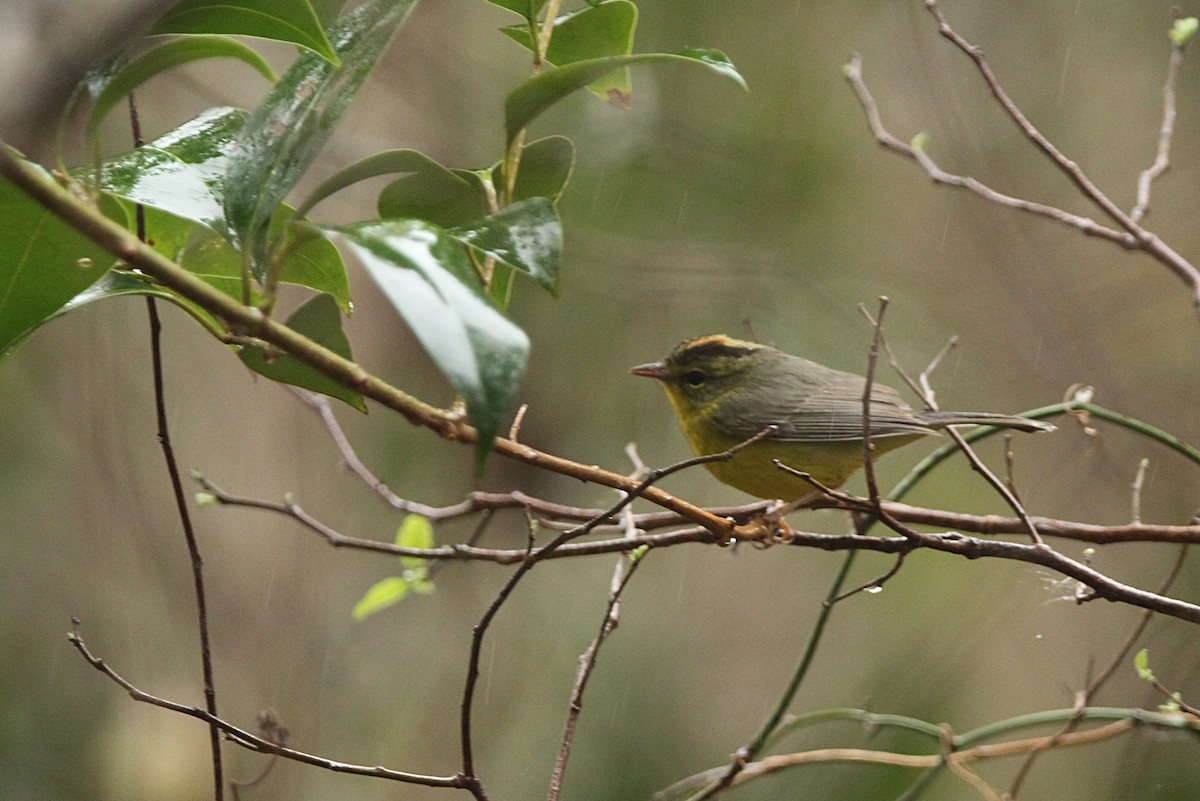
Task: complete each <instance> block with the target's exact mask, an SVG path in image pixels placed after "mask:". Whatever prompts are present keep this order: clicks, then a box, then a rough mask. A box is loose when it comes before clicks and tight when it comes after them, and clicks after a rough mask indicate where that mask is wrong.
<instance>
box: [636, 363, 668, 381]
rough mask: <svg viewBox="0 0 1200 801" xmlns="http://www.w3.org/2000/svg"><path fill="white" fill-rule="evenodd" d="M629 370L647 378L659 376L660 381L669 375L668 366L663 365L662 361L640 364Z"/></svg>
mask: <svg viewBox="0 0 1200 801" xmlns="http://www.w3.org/2000/svg"><path fill="white" fill-rule="evenodd" d="M629 372H631V373H633V374H634V375H641V376H645V377H646V378H657V379H658V380H659V381H662V380H663V379H665V378H666V377H667V371H666V368H664V367H663V364H662V362H651V363H650V364H639V365H638V366H637V367H635V368H633V369H632V370H630V371H629Z"/></svg>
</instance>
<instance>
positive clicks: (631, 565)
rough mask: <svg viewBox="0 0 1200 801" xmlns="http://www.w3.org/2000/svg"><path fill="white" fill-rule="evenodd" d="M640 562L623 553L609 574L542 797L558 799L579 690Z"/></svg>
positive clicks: (612, 628) (576, 718) (579, 706)
mask: <svg viewBox="0 0 1200 801" xmlns="http://www.w3.org/2000/svg"><path fill="white" fill-rule="evenodd" d="M640 564H641V559H638V560H637V561H633V560H631V559H630V560H627V559H626V558H625V557H622V559H621V560H620V561H619V562H617V567H616V572H615V574H614V575H613V579H614V586H613V588H612V591H611V592H610V593H609V596H608V606H607V608H606V609H605V610H604V618H603V620H602V621H601V623H600V631H598V632H597V633H596V637H595V639H593V640H592V642H591V644H590V645H588V647H587V650H586V651H584V652H583V654H582V655H581V656H580V657H579V667H578V669H577V670H576V671H575V686H574V687H572V688H571V701H570V704H569V705H568V707H567V722H566V724H565V725H564V726H563V735H562V741H561V743H560V745H559V749H558V758H557V759H556V760H555V762H554V770H553V772H552V773H551V776H550V791H549V792H548V793H547V794H546V801H558V797H559V792H560V791H561V790H562V779H563V775H564V774H565V773H566V770H567V760H568V759H569V758H570V756H571V745H572V743H573V742H574V739H575V726H576V723H577V722H578V721H579V715H580V713H581V712H582V711H583V692H584V690H585V689H586V688H587V683H588V679H589V678H590V677H591V675H592V671H593V670H594V669H595V667H596V657H597V656H598V655H599V653H600V647H601V646H602V645H603V644H604V641H605V640H607V639H608V637H609V635H610V634H612V633H613V631H615V630H616V628H617V623H618V620H619V617H620V609H621V594H622V593H623V592H624V591H625V587H626V586H627V585H628V584H629V580H630V579H631V578H633V573H634V571H635V570H637V567H638V565H640Z"/></svg>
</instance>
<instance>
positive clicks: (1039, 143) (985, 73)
mask: <svg viewBox="0 0 1200 801" xmlns="http://www.w3.org/2000/svg"><path fill="white" fill-rule="evenodd" d="M924 4H925V8H926V10H928V11H929V13H930V14H931V15H932V16H933V18H934V20H935V21H936V22H937V26H938V33H940V34H941V35H942V36H943V37H944V38H946V39H947V40H948V41H950V42H951V43H953V44H954V46H955V47H957V48H958V49H959V50H961V51H962V52H963V53H964V54H965V55H966V56H967V57H968V58H970V59H971V61H972V63H973V64H974V65H975V68H976V70H977V71H978V72H979V74H980V76H981V77H982V79H983V81H984V83H985V84H986V86H987V88H988V90H989V91H990V92H991V94H992V97H993V98H995V100H996V102H997V103H998V104H999V105H1000V107H1001V108H1002V109H1003V110H1004V112H1005V114H1007V115H1008V117H1009V119H1011V120H1012V121H1013V123H1014V124H1015V125H1016V126H1017V128H1018V129H1019V130H1020V131H1021V133H1022V134H1023V135H1024V136H1025V137H1026V138H1027V139H1028V140H1029V141H1030V142H1031V143H1033V145H1034V146H1035V147H1036V148H1037V149H1038V150H1039V151H1041V152H1042V153H1043V154H1044V155H1045V156H1046V157H1047V158H1049V159H1050V161H1051V163H1053V164H1054V166H1055V167H1056V168H1057V169H1058V170H1059V171H1061V172H1062V173H1063V174H1064V175H1066V176H1067V178H1068V180H1070V181H1071V183H1072V184H1074V185H1075V187H1076V189H1078V190H1079V192H1080V194H1081V195H1083V196H1084V198H1086V199H1087V200H1088V201H1089V202H1091V203H1092V204H1093V205H1095V206H1096V207H1097V208H1099V209H1100V210H1101V211H1102V212H1103V213H1104V214H1105V216H1107V217H1108V218H1109V219H1110V220H1112V221H1113V223H1115V225H1116V227H1115V228H1113V227H1109V226H1106V225H1102V224H1100V223H1097V222H1096V221H1095V220H1092V219H1090V218H1088V217H1083V216H1080V215H1077V214H1071V213H1070V212H1067V211H1064V210H1063V209H1059V208H1056V207H1054V206H1049V205H1046V204H1044V203H1035V202H1032V201H1028V200H1024V199H1021V198H1017V197H1012V196H1010V195H1005V194H1003V193H1001V192H997V191H996V190H994V189H992V188H991V187H989V186H987V185H985V184H983V183H982V182H980V181H977V180H976V179H974V178H970V177H967V176H962V175H954V174H951V173H948V172H945V171H944V170H942V169H941V168H940V167H938V166H937V164H936V163H935V162H934V161H933V159H932V158H930V157H929V155H928V154H927V153H926V152H925V149H924V143H923V141H922V137H917V138H915V139H914V140H913V142H912V143H906V142H903V141H901V140H900V139H898V138H896V137H895V136H893V135H892V134H891V133H890V132H889V131H888V130H887V128H886V126H885V125H884V124H883V120H882V118H881V116H880V114H879V108H878V104H877V103H876V102H875V99H874V98H873V97H872V95H871V93H870V91H869V90H868V89H867V86H866V83H865V82H864V81H863V78H862V59H861V58H860V57H859V56H857V55H855V56H853V57H852V58H851V59H850V61H849V63H848V64H847V65H846V66H845V70H844V71H845V74H846V77H847V79H848V80H849V81H850V84H851V86H852V87H853V89H854V92H855V94H856V95H857V96H858V100H859V103H860V104H861V105H862V107H863V111H864V112H865V113H866V115H867V124H868V126H869V127H870V129H871V132H872V134H873V135H874V136H875V139H876V141H878V142H879V143H880V144H881V145H882V146H884V147H885V148H887V149H889V150H892V151H893V152H896V153H899V154H901V155H903V156H905V157H906V158H909V159H912V160H914V161H916V162H918V163H919V164H920V165H921V167H922V168H923V169H924V170H925V172H926V173H927V174H928V175H929V177H930V178H931V179H932V180H933V181H934V182H935V183H940V184H944V185H947V186H958V187H961V188H965V189H968V190H970V191H972V192H974V193H975V194H977V195H979V196H981V197H983V198H985V199H987V200H989V201H992V202H994V203H998V204H1000V205H1003V206H1008V207H1010V208H1015V209H1019V210H1021V211H1025V212H1029V213H1032V214H1036V215H1038V216H1042V217H1046V218H1049V219H1052V220H1055V221H1057V222H1059V223H1062V224H1064V225H1068V226H1070V227H1072V228H1075V229H1076V230H1078V231H1080V232H1081V233H1083V234H1084V235H1086V236H1096V237H1101V238H1103V239H1107V240H1109V241H1111V242H1114V243H1116V244H1118V245H1120V246H1121V247H1123V248H1126V249H1129V250H1141V251H1144V252H1146V253H1147V254H1149V255H1150V256H1151V257H1153V258H1154V259H1155V260H1156V261H1158V262H1159V263H1160V264H1163V265H1164V266H1166V267H1167V268H1168V269H1169V270H1170V271H1171V272H1173V273H1174V274H1175V275H1176V276H1177V277H1178V278H1179V279H1180V280H1182V281H1183V282H1184V283H1185V284H1186V285H1187V286H1188V288H1189V289H1190V290H1191V293H1192V302H1193V305H1195V306H1196V307H1197V308H1198V309H1200V270H1197V269H1196V267H1195V266H1194V265H1193V264H1192V263H1191V262H1189V261H1188V260H1187V259H1186V258H1184V257H1183V256H1182V255H1180V254H1179V253H1177V252H1176V251H1175V250H1174V249H1173V248H1171V247H1170V246H1169V245H1168V244H1167V243H1166V242H1164V241H1163V240H1162V239H1160V238H1159V237H1158V236H1157V235H1156V234H1154V233H1153V232H1151V231H1149V230H1147V229H1146V228H1143V227H1142V225H1141V224H1140V219H1141V218H1142V217H1144V215H1145V208H1148V197H1149V184H1150V182H1151V181H1152V180H1153V179H1154V177H1156V176H1157V175H1158V174H1161V172H1162V171H1163V170H1165V169H1166V167H1165V166H1164V167H1162V168H1161V169H1159V168H1157V166H1156V165H1158V164H1160V163H1162V162H1163V161H1165V158H1166V156H1165V155H1164V153H1165V151H1164V149H1163V145H1162V143H1163V141H1164V139H1165V140H1166V142H1167V143H1168V146H1169V142H1170V138H1171V131H1172V130H1173V117H1172V118H1168V117H1169V114H1172V113H1173V110H1174V103H1173V87H1174V77H1173V75H1170V70H1169V75H1168V82H1167V86H1168V88H1169V90H1170V92H1171V95H1170V99H1169V102H1168V101H1167V100H1165V101H1164V105H1165V107H1166V108H1165V110H1166V112H1168V113H1166V114H1164V125H1163V127H1162V129H1161V130H1160V136H1159V145H1160V146H1159V155H1160V156H1163V158H1162V159H1157V158H1156V161H1155V165H1152V166H1151V168H1150V170H1149V171H1147V173H1144V174H1143V178H1142V179H1141V181H1140V182H1139V183H1144V184H1145V187H1146V189H1145V197H1146V199H1147V206H1146V207H1145V208H1143V209H1142V212H1141V214H1139V215H1138V216H1137V217H1135V216H1134V215H1133V214H1132V213H1131V214H1126V213H1125V212H1124V211H1122V210H1121V208H1120V207H1119V206H1118V205H1117V204H1116V203H1114V202H1113V201H1112V199H1110V198H1109V197H1108V195H1106V194H1105V193H1104V192H1103V191H1101V190H1100V188H1099V187H1097V186H1096V185H1095V184H1094V183H1093V182H1092V180H1091V179H1090V178H1089V177H1088V176H1087V174H1086V173H1085V172H1084V171H1083V169H1082V168H1081V167H1080V166H1079V165H1078V164H1076V163H1075V162H1074V161H1072V160H1071V159H1069V158H1067V156H1066V155H1065V154H1064V153H1062V151H1060V150H1059V149H1058V148H1057V147H1056V146H1055V145H1054V144H1053V143H1052V142H1051V141H1050V140H1049V139H1047V138H1046V137H1045V135H1043V134H1042V133H1041V131H1039V130H1038V128H1037V127H1036V126H1035V125H1034V124H1033V123H1032V122H1030V120H1029V119H1028V118H1027V117H1026V116H1025V114H1024V113H1023V112H1022V111H1021V109H1020V108H1019V107H1018V106H1017V105H1016V103H1014V102H1013V100H1012V98H1010V97H1009V96H1008V93H1007V92H1006V91H1005V90H1004V87H1003V86H1002V85H1001V84H1000V81H999V79H998V78H997V77H996V74H995V73H994V72H993V71H992V68H991V65H990V64H989V63H988V61H987V59H986V58H985V57H984V55H983V51H982V49H980V48H979V47H978V46H976V45H974V44H972V43H971V42H969V41H968V40H967V39H966V38H965V37H963V36H962V35H961V34H959V33H958V32H957V31H955V30H954V29H953V28H952V27H951V26H950V24H949V22H948V21H947V20H946V17H945V15H944V14H943V13H942V10H941V8H940V7H939V5H938V3H937V0H925V3H924ZM1176 50H1177V51H1179V53H1180V55H1181V53H1182V48H1179V47H1178V46H1177V47H1176ZM1173 62H1174V58H1173ZM1164 91H1166V90H1164ZM1139 193H1140V187H1139ZM1138 208H1139V207H1138V206H1135V209H1134V211H1135V212H1136V211H1137V210H1138Z"/></svg>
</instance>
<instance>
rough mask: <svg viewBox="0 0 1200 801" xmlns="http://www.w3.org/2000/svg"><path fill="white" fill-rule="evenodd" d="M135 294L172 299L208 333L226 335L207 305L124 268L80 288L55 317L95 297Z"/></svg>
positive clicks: (85, 303)
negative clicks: (206, 309)
mask: <svg viewBox="0 0 1200 801" xmlns="http://www.w3.org/2000/svg"><path fill="white" fill-rule="evenodd" d="M133 295H143V296H149V297H152V298H158V299H160V300H165V301H167V302H169V303H173V304H175V305H176V306H178V307H179V308H181V309H183V310H184V311H185V312H187V313H188V314H190V315H191V316H192V317H193V318H194V319H195V320H196V322H198V323H200V325H202V326H204V328H206V329H207V330H208V331H209V333H211V334H213V335H214V336H216V337H222V336H223V335H224V329H223V328H222V327H221V324H220V323H218V322H217V321H216V319H215V318H214V317H213V316H212V315H211V314H209V313H208V312H207V311H205V310H204V309H202V308H200V307H199V306H197V305H196V304H194V303H192V302H191V301H190V300H187V299H186V298H181V297H180V296H179V295H176V294H174V293H173V292H169V291H167V290H166V289H163V288H162V287H159V286H155V285H154V284H151V283H150V282H149V281H148V280H147V279H146V277H145V276H142V275H139V274H137V273H131V272H127V271H125V270H109V271H108V272H107V273H105V274H104V277H103V278H101V279H100V280H99V281H97V282H96V283H94V284H92V285H91V286H90V287H88V288H87V289H85V290H83V291H82V292H80V293H79V294H78V295H76V296H75V297H73V298H71V301H70V302H69V303H68V304H67V305H66V306H63V307H62V309H60V310H59V311H58V312H57V313H56V314H55V315H54V317H57V316H59V315H61V314H66V313H67V312H69V311H74V310H75V309H78V308H79V307H80V306H85V305H87V304H88V303H91V302H93V301H96V300H104V299H105V298H120V297H129V296H133Z"/></svg>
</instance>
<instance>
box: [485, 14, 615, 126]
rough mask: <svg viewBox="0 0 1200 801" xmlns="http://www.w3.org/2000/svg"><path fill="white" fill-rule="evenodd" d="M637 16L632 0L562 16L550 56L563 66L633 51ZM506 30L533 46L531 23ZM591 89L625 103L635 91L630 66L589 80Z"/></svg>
mask: <svg viewBox="0 0 1200 801" xmlns="http://www.w3.org/2000/svg"><path fill="white" fill-rule="evenodd" d="M637 18H638V12H637V6H635V5H634V4H633V3H630V2H629V1H628V0H608V2H605V3H600V4H598V5H595V6H588V7H586V8H583V9H580V10H579V11H576V12H574V13H572V14H566V15H564V16H562V17H559V18H558V19H557V20H556V21H555V23H554V31H553V32H552V34H551V36H550V46H549V47H548V48H547V50H546V60H547V61H549V62H550V63H551V64H555V65H557V66H563V65H566V64H573V63H575V62H576V61H585V60H588V59H596V58H604V57H605V56H625V55H629V54H630V53H631V52H633V33H634V30H635V29H636V27H637ZM503 32H504V33H505V34H506V35H507V36H508V37H509V38H510V39H512V40H513V41H515V42H517V43H518V44H520V45H521V46H523V47H525V48H527V49H529V50H533V40H532V38H531V37H530V35H529V26H528V25H514V26H512V27H510V28H504V29H503ZM588 89H589V90H591V91H592V92H594V93H595V94H597V95H599V96H600V97H603V98H605V99H606V100H610V101H612V102H615V103H619V104H620V103H625V102H627V101H628V98H629V95H630V92H631V84H630V80H629V69H628V68H621V69H618V70H615V71H612V72H609V73H607V74H605V75H604V76H602V77H601V78H599V79H598V80H596V81H593V82H591V83H590V84H588Z"/></svg>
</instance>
